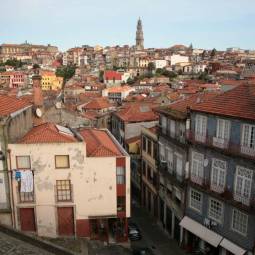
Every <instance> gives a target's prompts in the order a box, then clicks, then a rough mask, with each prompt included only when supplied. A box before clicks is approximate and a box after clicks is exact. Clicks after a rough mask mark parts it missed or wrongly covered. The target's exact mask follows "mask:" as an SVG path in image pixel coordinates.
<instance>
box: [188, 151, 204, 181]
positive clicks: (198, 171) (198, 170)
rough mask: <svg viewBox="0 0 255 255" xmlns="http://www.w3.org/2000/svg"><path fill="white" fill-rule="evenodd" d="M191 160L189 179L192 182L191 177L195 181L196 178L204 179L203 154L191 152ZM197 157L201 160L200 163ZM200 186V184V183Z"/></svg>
mask: <svg viewBox="0 0 255 255" xmlns="http://www.w3.org/2000/svg"><path fill="white" fill-rule="evenodd" d="M191 156H192V159H191V171H190V175H191V179H192V180H194V179H193V178H192V177H194V178H195V179H196V178H198V179H199V180H200V178H201V180H203V179H204V154H202V153H198V152H196V151H192V154H191ZM199 157H200V158H201V159H202V160H201V161H200V160H199ZM200 184H202V183H200Z"/></svg>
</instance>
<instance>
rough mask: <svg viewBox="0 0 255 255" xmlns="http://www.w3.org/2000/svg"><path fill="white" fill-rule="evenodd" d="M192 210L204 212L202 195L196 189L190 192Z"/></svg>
mask: <svg viewBox="0 0 255 255" xmlns="http://www.w3.org/2000/svg"><path fill="white" fill-rule="evenodd" d="M189 206H190V208H192V209H194V210H196V211H198V212H201V210H202V194H201V193H200V192H198V191H196V190H194V189H191V190H190V201H189Z"/></svg>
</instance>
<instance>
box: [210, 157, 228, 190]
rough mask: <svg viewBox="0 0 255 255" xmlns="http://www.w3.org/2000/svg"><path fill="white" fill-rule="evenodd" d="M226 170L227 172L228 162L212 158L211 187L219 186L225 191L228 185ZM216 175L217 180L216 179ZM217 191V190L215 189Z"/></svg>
mask: <svg viewBox="0 0 255 255" xmlns="http://www.w3.org/2000/svg"><path fill="white" fill-rule="evenodd" d="M217 163H218V165H216V164H217ZM219 164H221V165H224V168H222V167H221V166H219ZM226 172H227V162H226V161H224V160H221V159H216V158H213V159H212V169H211V187H213V188H216V189H217V188H218V189H219V191H220V192H223V191H224V189H225V185H226ZM215 177H216V180H215ZM215 191H217V190H215Z"/></svg>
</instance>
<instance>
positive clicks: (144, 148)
mask: <svg viewBox="0 0 255 255" xmlns="http://www.w3.org/2000/svg"><path fill="white" fill-rule="evenodd" d="M143 150H144V151H146V138H145V137H144V136H143Z"/></svg>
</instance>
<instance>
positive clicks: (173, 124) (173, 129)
mask: <svg viewBox="0 0 255 255" xmlns="http://www.w3.org/2000/svg"><path fill="white" fill-rule="evenodd" d="M169 127H170V136H171V137H173V138H174V137H175V121H174V120H169Z"/></svg>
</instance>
